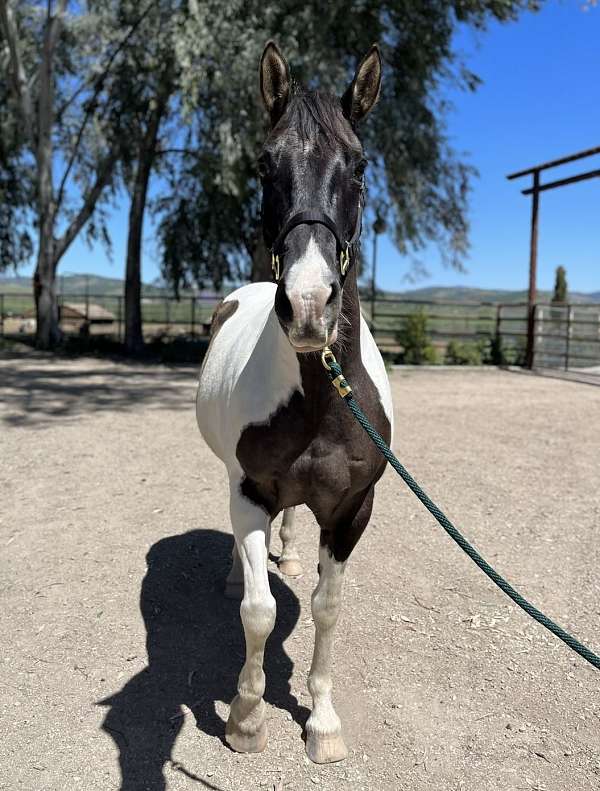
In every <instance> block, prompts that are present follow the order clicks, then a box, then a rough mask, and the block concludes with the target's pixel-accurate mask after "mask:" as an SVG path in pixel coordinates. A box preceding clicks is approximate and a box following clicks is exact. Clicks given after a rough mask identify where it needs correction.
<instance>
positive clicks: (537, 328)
mask: <svg viewBox="0 0 600 791" xmlns="http://www.w3.org/2000/svg"><path fill="white" fill-rule="evenodd" d="M532 319H533V321H532V326H533V337H532V343H531V352H530V353H531V364H530V365H529V366H528V367H529V368H535V353H536V351H537V347H538V343H537V339H538V336H539V337H540V338H542V340H543V337H544V310H543V308H542V307H541V305H538V304H537V302H536V304H535V305H534V306H533V311H532Z"/></svg>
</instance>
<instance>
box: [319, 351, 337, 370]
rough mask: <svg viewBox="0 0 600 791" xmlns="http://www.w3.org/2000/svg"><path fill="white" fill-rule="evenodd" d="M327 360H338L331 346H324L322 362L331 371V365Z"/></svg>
mask: <svg viewBox="0 0 600 791" xmlns="http://www.w3.org/2000/svg"><path fill="white" fill-rule="evenodd" d="M327 360H331V362H332V363H335V362H337V360H336V359H335V354H334V353H333V352H332V351H331V349H330V348H329V346H324V347H323V351H322V352H321V362H322V363H323V367H324V368H325V369H326V370H327V371H331V366H330V365H329V363H328V362H327Z"/></svg>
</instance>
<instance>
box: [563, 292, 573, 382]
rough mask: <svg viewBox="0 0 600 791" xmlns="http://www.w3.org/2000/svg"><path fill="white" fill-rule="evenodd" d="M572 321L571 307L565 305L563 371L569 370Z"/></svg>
mask: <svg viewBox="0 0 600 791" xmlns="http://www.w3.org/2000/svg"><path fill="white" fill-rule="evenodd" d="M572 321H573V308H572V307H571V305H567V338H566V344H565V371H568V370H569V353H570V351H571V330H572V326H571V323H572Z"/></svg>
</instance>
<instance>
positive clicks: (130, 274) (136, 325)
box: [125, 88, 169, 354]
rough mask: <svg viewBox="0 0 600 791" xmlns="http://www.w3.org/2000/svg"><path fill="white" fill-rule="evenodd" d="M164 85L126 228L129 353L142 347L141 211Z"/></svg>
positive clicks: (140, 163) (140, 156)
mask: <svg viewBox="0 0 600 791" xmlns="http://www.w3.org/2000/svg"><path fill="white" fill-rule="evenodd" d="M168 93H169V92H168V90H167V89H166V88H165V90H164V91H162V92H161V95H159V97H158V98H157V99H156V102H155V105H154V107H153V109H152V110H151V112H150V118H149V120H148V127H147V129H146V133H145V135H144V136H143V138H142V140H141V142H140V148H139V153H138V158H137V170H136V173H135V181H134V185H133V195H132V196H131V206H130V207H129V228H128V232H127V262H126V266H125V348H126V349H127V351H128V352H130V353H131V354H139V353H140V352H141V351H142V349H143V348H144V335H143V331H142V305H141V294H142V264H141V258H142V234H143V228H144V212H145V209H146V196H147V193H148V183H149V181H150V173H151V172H152V165H153V163H154V157H155V155H156V141H157V139H158V130H159V127H160V122H161V119H162V116H163V113H164V111H165V107H166V102H167V100H168Z"/></svg>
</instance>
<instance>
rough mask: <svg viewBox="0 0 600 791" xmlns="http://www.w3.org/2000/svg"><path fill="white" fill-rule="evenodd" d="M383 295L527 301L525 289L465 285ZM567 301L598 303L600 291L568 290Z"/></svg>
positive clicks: (541, 294)
mask: <svg viewBox="0 0 600 791" xmlns="http://www.w3.org/2000/svg"><path fill="white" fill-rule="evenodd" d="M363 293H368V289H365V290H364V292H363ZM385 295H386V296H387V297H395V298H397V299H415V300H423V301H424V302H444V301H447V302H464V303H466V302H492V303H497V302H502V303H510V302H515V303H517V302H527V291H525V290H523V291H510V290H508V289H485V288H468V287H467V286H425V287H423V288H414V289H410V290H407V291H387V292H385ZM538 299H539V300H540V301H541V302H550V300H551V299H552V292H551V291H538ZM569 301H570V302H573V303H580V302H598V303H600V291H595V292H593V293H591V294H583V293H580V292H577V291H570V292H569Z"/></svg>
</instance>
